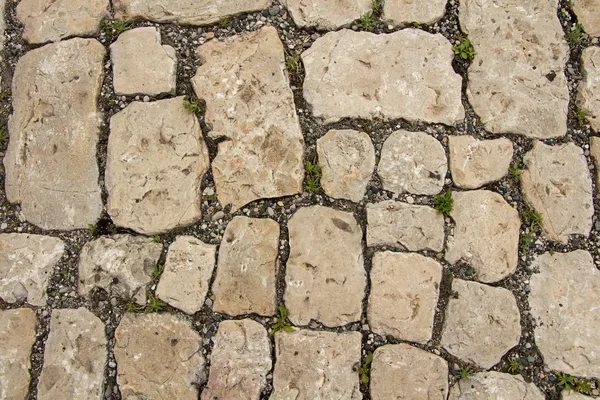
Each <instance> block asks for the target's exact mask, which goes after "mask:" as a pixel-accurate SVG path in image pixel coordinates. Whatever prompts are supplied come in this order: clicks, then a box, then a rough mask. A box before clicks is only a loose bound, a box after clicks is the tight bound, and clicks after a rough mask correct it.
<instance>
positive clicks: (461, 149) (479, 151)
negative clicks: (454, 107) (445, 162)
mask: <svg viewBox="0 0 600 400" xmlns="http://www.w3.org/2000/svg"><path fill="white" fill-rule="evenodd" d="M448 147H449V153H450V173H451V174H452V180H453V181H454V184H455V185H456V186H458V187H461V188H463V189H477V188H479V187H481V186H484V185H487V184H488V183H491V182H495V181H499V180H500V179H502V178H504V177H505V176H506V174H507V173H508V169H509V168H510V161H511V160H512V156H513V145H512V142H511V141H510V140H508V139H505V138H502V139H495V140H477V139H475V138H474V137H472V136H450V137H449V138H448Z"/></svg>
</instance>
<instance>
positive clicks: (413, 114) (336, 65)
mask: <svg viewBox="0 0 600 400" xmlns="http://www.w3.org/2000/svg"><path fill="white" fill-rule="evenodd" d="M453 56H454V55H453V53H452V45H451V44H450V43H449V42H448V41H447V40H446V39H445V38H444V37H443V36H442V35H439V34H435V35H432V34H430V33H427V32H424V31H422V30H419V29H404V30H401V31H398V32H394V33H392V34H384V35H376V34H373V33H370V32H354V31H351V30H341V31H338V32H330V33H328V34H326V35H325V36H323V37H321V38H319V39H317V40H316V41H315V43H314V44H313V45H312V46H311V47H310V49H308V50H306V51H305V52H304V53H302V60H303V62H304V67H305V69H306V79H305V80H304V98H305V99H306V101H307V102H308V103H309V104H310V105H311V106H312V110H313V114H314V115H315V116H316V117H319V118H323V119H324V120H325V122H327V123H330V122H336V121H339V120H340V119H343V118H365V119H373V118H383V119H396V118H403V119H406V120H408V121H423V122H430V123H442V124H447V125H453V124H454V123H456V122H458V121H460V120H462V119H464V117H465V111H464V108H463V106H462V103H461V77H460V75H458V74H456V73H455V72H454V70H453V69H452V58H453Z"/></svg>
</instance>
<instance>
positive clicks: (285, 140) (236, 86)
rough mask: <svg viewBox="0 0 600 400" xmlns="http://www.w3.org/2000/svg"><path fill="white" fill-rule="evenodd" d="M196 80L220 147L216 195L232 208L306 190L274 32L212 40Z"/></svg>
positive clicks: (215, 171)
mask: <svg viewBox="0 0 600 400" xmlns="http://www.w3.org/2000/svg"><path fill="white" fill-rule="evenodd" d="M198 57H199V58H200V59H201V60H202V61H203V64H202V65H201V66H200V67H199V68H198V71H197V73H196V76H195V77H194V78H193V79H192V83H193V85H194V90H195V92H196V94H197V95H198V97H199V98H201V99H204V100H205V101H206V123H207V124H209V125H211V126H212V130H211V131H210V133H209V135H210V136H211V137H212V138H222V137H227V138H228V139H230V140H226V141H222V142H220V143H219V153H218V154H217V156H216V158H215V159H214V160H213V162H212V170H213V176H214V180H215V184H216V187H217V196H218V198H219V201H220V202H221V204H223V205H226V204H231V205H232V206H233V211H235V210H237V209H238V208H241V207H242V206H244V205H245V204H247V203H250V202H252V201H254V200H257V199H261V198H272V197H282V196H291V195H294V194H296V193H300V192H301V191H302V181H303V179H304V166H303V164H302V157H303V144H304V139H303V137H302V132H301V131H300V124H299V122H298V116H297V115H296V110H295V107H294V98H293V95H292V91H291V89H290V87H289V84H288V81H287V78H286V76H285V73H284V72H283V71H285V65H284V55H283V45H282V44H281V41H280V40H279V36H278V34H277V31H276V30H275V28H273V27H267V28H262V29H261V30H259V31H257V32H252V33H248V34H245V35H238V36H234V37H232V38H229V39H227V40H225V41H222V42H220V41H211V42H208V43H207V44H205V45H202V46H200V48H199V49H198Z"/></svg>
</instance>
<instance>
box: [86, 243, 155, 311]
mask: <svg viewBox="0 0 600 400" xmlns="http://www.w3.org/2000/svg"><path fill="white" fill-rule="evenodd" d="M161 251H162V245H161V244H160V243H153V242H152V241H151V240H150V239H148V238H146V237H142V236H131V235H114V236H103V237H100V238H98V239H96V240H93V241H91V242H88V243H86V244H85V245H84V246H83V249H82V250H81V255H80V257H79V294H80V295H82V296H87V295H89V294H90V292H91V291H92V289H94V287H100V288H102V289H104V290H106V291H107V292H108V294H109V295H110V296H119V297H123V298H126V299H132V300H133V301H135V302H136V303H138V304H145V303H146V291H145V290H144V287H145V286H146V285H147V284H148V283H150V281H151V280H152V279H151V277H150V275H151V274H152V270H153V269H154V265H155V264H156V263H157V262H158V258H159V257H160V253H161Z"/></svg>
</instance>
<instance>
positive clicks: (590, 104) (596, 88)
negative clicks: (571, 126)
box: [577, 2, 600, 132]
mask: <svg viewBox="0 0 600 400" xmlns="http://www.w3.org/2000/svg"><path fill="white" fill-rule="evenodd" d="M598 11H599V12H600V2H599V3H598ZM599 18H600V17H599ZM599 22H600V21H599ZM582 72H583V82H581V83H580V84H579V91H578V93H577V105H578V106H579V108H580V109H583V110H584V112H585V113H586V119H587V120H588V121H589V123H590V125H591V126H592V128H593V129H594V130H595V131H596V132H598V131H600V49H599V48H598V47H588V48H587V49H585V50H584V51H583V64H582Z"/></svg>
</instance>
